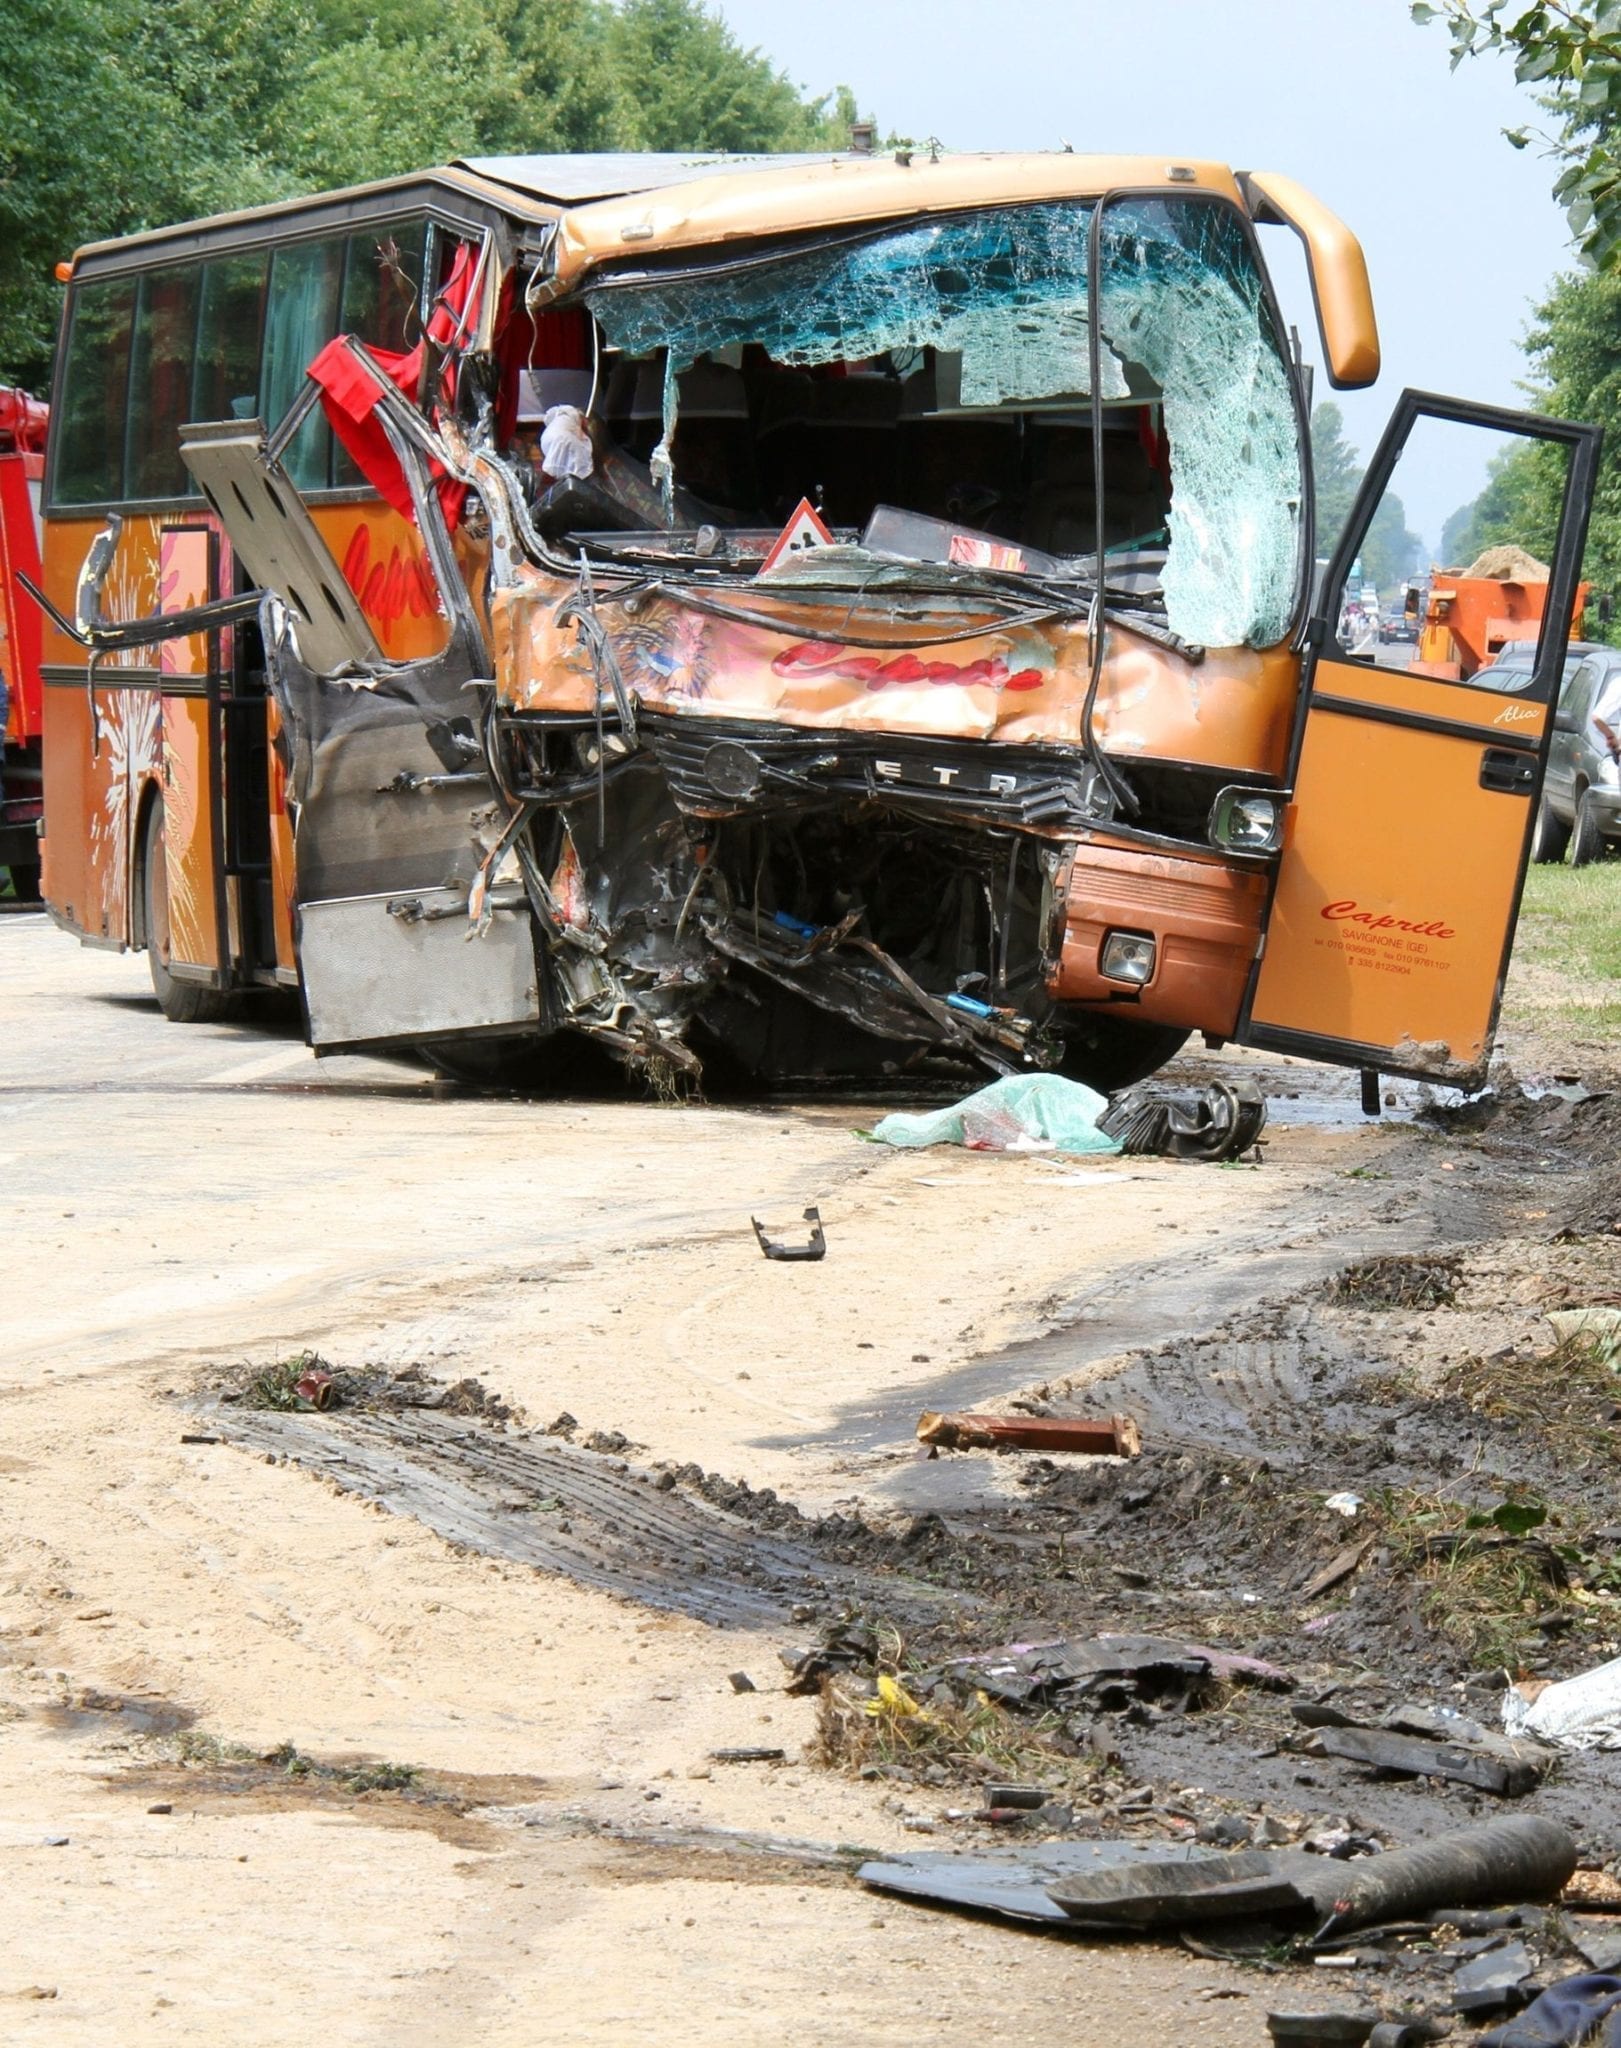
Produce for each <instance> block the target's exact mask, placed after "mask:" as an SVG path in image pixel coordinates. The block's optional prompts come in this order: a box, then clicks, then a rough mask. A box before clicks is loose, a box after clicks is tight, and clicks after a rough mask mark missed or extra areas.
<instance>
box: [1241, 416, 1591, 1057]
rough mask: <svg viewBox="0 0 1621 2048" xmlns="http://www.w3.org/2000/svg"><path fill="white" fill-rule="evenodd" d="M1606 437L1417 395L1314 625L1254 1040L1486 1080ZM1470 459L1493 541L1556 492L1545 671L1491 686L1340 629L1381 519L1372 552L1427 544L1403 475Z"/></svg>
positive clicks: (1251, 1011)
mask: <svg viewBox="0 0 1621 2048" xmlns="http://www.w3.org/2000/svg"><path fill="white" fill-rule="evenodd" d="M1601 439H1602V436H1601V433H1600V430H1599V429H1598V428H1596V427H1589V426H1578V425H1574V424H1572V423H1570V422H1568V421H1565V420H1555V419H1547V418H1544V417H1541V416H1539V415H1536V414H1530V413H1520V412H1510V411H1504V410H1501V409H1499V408H1496V407H1491V406H1483V405H1468V404H1464V403H1462V402H1460V401H1457V400H1454V399H1449V398H1438V397H1433V396H1431V395H1429V394H1428V393H1424V392H1416V391H1406V392H1404V393H1403V394H1402V397H1401V400H1400V402H1399V404H1398V405H1397V407H1396V411H1395V414H1394V416H1393V417H1392V419H1391V422H1390V425H1389V427H1388V428H1387V429H1386V431H1385V435H1384V439H1383V440H1382V441H1381V442H1380V444H1379V448H1378V451H1377V453H1376V455H1375V457H1374V460H1373V463H1372V466H1371V467H1370V469H1369V471H1368V474H1367V477H1366V479H1365V481H1364V483H1363V485H1362V489H1361V491H1360V493H1359V495H1358V497H1357V500H1356V503H1355V504H1354V506H1353V507H1352V510H1351V515H1350V518H1349V519H1348V521H1347V523H1346V527H1345V531H1344V533H1343V534H1342V535H1341V536H1340V539H1339V544H1338V546H1337V548H1336V549H1335V552H1334V556H1333V559H1332V561H1331V563H1330V565H1329V573H1328V575H1327V577H1326V579H1325V580H1324V583H1323V586H1322V590H1321V593H1320V596H1319V598H1318V601H1317V615H1316V616H1315V617H1314V618H1313V619H1312V620H1311V622H1310V624H1309V626H1308V629H1307V647H1306V659H1305V663H1304V667H1303V672H1302V688H1301V701H1300V709H1299V712H1298V714H1297V719H1296V725H1295V733H1294V745H1293V752H1292V759H1291V771H1290V777H1289V780H1290V784H1291V786H1292V791H1293V794H1292V799H1291V801H1290V803H1289V806H1288V809H1287V812H1286V815H1285V820H1284V828H1283V847H1282V852H1281V855H1280V859H1279V864H1278V870H1277V875H1276V880H1275V884H1274V890H1273V896H1272V902H1271V905H1270V908H1269V910H1268V913H1267V918H1266V922H1265V924H1264V926H1263V933H1262V941H1261V953H1260V957H1259V959H1258V961H1257V964H1256V968H1255V971H1254V973H1253V974H1252V976H1251V982H1250V990H1249V995H1248V999H1247V1002H1246V1005H1245V1013H1244V1018H1243V1021H1242V1023H1241V1025H1240V1027H1239V1033H1238V1035H1239V1038H1240V1039H1241V1041H1242V1042H1243V1043H1245V1044H1248V1045H1254V1046H1261V1047H1265V1048H1268V1049H1270V1050H1274V1051H1279V1052H1287V1053H1299V1054H1303V1055H1305V1056H1306V1057H1308V1058H1313V1059H1322V1060H1332V1061H1335V1062H1338V1063H1340V1064H1344V1065H1348V1066H1358V1067H1361V1068H1362V1069H1363V1070H1364V1071H1365V1072H1367V1071H1370V1070H1372V1071H1377V1072H1384V1073H1392V1074H1407V1075H1412V1076H1415V1077H1419V1078H1423V1079H1427V1080H1432V1081H1437V1080H1438V1081H1444V1082H1448V1083H1452V1084H1454V1085H1460V1086H1478V1085H1479V1083H1480V1082H1481V1081H1482V1080H1483V1079H1484V1076H1485V1071H1486V1064H1487V1061H1488V1059H1489V1057H1490V1053H1491V1044H1492V1036H1493V1033H1494V1031H1495V1029H1496V1025H1497V1011H1498V1005H1499V1002H1500V1000H1501V997H1502V989H1503V978H1504V975H1505V973H1506V971H1507V968H1508V959H1509V952H1510V948H1511V946H1512V944H1513V938H1514V925H1515V920H1516V918H1517V916H1518V913H1519V904H1520V890H1521V886H1522V884H1523V882H1524V878H1525V867H1526V858H1527V852H1528V849H1529V845H1530V837H1531V828H1532V823H1533V820H1534V817H1535V813H1536V806H1537V798H1538V795H1539V793H1540V791H1541V787H1542V775H1543V769H1544V766H1545V765H1546V762H1547V756H1548V745H1549V740H1550V736H1551V733H1552V725H1553V714H1554V709H1555V706H1556V703H1557V700H1558V696H1559V684H1560V679H1561V676H1562V673H1563V669H1564V661H1565V650H1566V643H1567V641H1568V639H1569V637H1570V628H1571V611H1572V606H1573V604H1574V601H1575V597H1576V591H1577V580H1578V576H1579V573H1580V569H1581V559H1582V548H1583V544H1584V541H1585V539H1586V535H1587V520H1588V513H1589V510H1590V509H1591V505H1592V497H1593V486H1594V480H1595V475H1596V471H1597V464H1598V453H1599V444H1600V441H1601ZM1453 476H1456V477H1457V478H1458V480H1459V483H1458V493H1457V495H1458V498H1459V499H1460V500H1464V499H1466V498H1467V496H1468V494H1469V492H1470V490H1471V489H1473V488H1475V487H1476V486H1477V485H1479V484H1482V483H1483V484H1484V485H1485V486H1486V491H1485V493H1484V503H1485V508H1486V509H1487V510H1488V512H1489V513H1490V514H1491V515H1492V524H1491V526H1490V527H1489V528H1487V527H1484V526H1483V525H1477V528H1476V533H1477V535H1478V536H1479V537H1482V538H1489V539H1491V540H1493V541H1497V540H1501V539H1502V538H1503V537H1504V527H1505V524H1506V525H1508V526H1509V527H1512V517H1513V509H1514V508H1515V507H1516V506H1519V505H1529V506H1553V505H1557V506H1558V508H1559V523H1558V534H1557V539H1556V540H1555V543H1554V547H1553V559H1552V561H1551V562H1550V563H1548V564H1547V565H1546V568H1547V596H1546V602H1545V604H1544V607H1543V612H1542V623H1541V633H1540V638H1539V640H1538V645H1537V655H1536V663H1535V667H1534V671H1533V673H1532V675H1531V677H1530V679H1529V681H1528V682H1526V683H1524V684H1523V686H1522V687H1519V688H1517V689H1515V690H1513V691H1512V692H1508V691H1501V690H1494V689H1493V687H1492V670H1491V668H1490V667H1486V668H1482V669H1479V670H1477V671H1476V673H1475V674H1474V675H1472V676H1469V677H1463V678H1457V679H1447V678H1444V677H1441V676H1438V675H1436V674H1434V673H1430V674H1424V673H1420V672H1418V671H1417V670H1416V669H1415V668H1414V667H1413V666H1411V663H1412V660H1413V657H1414V653H1415V650H1413V649H1412V648H1411V647H1409V646H1405V645H1400V644H1398V645H1395V646H1391V647H1387V648H1384V649H1382V650H1381V649H1378V648H1377V646H1376V645H1369V646H1367V647H1366V648H1365V650H1364V651H1363V652H1361V653H1358V654H1353V653H1352V652H1351V651H1350V649H1349V647H1348V645H1346V644H1345V642H1344V640H1342V638H1341V635H1340V626H1339V622H1340V619H1341V615H1342V609H1343V601H1344V596H1345V591H1346V584H1347V579H1348V577H1349V574H1350V570H1351V565H1352V563H1353V562H1354V561H1355V560H1356V559H1357V557H1358V556H1359V555H1360V556H1363V557H1364V558H1365V557H1366V555H1367V553H1368V551H1369V543H1370V536H1372V537H1373V540H1374V543H1375V546H1376V548H1377V546H1378V543H1379V542H1380V541H1386V542H1393V543H1394V545H1395V546H1396V548H1397V550H1398V551H1400V550H1401V549H1402V548H1404V547H1406V545H1407V543H1408V542H1412V539H1413V537H1412V536H1411V535H1406V537H1405V540H1404V539H1403V538H1402V537H1403V534H1404V529H1405V518H1404V514H1403V508H1402V503H1401V499H1400V496H1399V494H1398V491H1397V490H1396V489H1393V488H1392V486H1393V482H1394V483H1395V484H1401V483H1403V482H1404V481H1407V480H1409V479H1413V478H1422V479H1423V488H1424V494H1425V496H1426V498H1431V497H1433V490H1434V480H1435V479H1436V478H1437V477H1445V478H1448V479H1450V478H1451V477H1453ZM1415 488H1416V486H1415V485H1414V484H1413V483H1411V482H1408V489H1409V491H1410V492H1412V491H1414V490H1415ZM1415 545H1416V543H1415ZM1466 545H1467V543H1466ZM1449 566H1450V565H1449ZM1459 566H1463V565H1461V564H1460V565H1459ZM1398 573H1402V572H1401V571H1398ZM1526 573H1527V572H1526V571H1525V570H1524V568H1523V566H1522V569H1521V574H1522V575H1524V574H1526ZM1398 663H1399V664H1400V665H1399V666H1398V665H1396V664H1398Z"/></svg>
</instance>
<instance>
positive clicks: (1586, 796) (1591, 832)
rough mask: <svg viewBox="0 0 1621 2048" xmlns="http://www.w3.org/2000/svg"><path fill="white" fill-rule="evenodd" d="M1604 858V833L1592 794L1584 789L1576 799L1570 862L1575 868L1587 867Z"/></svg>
mask: <svg viewBox="0 0 1621 2048" xmlns="http://www.w3.org/2000/svg"><path fill="white" fill-rule="evenodd" d="M1603 858H1604V834H1603V833H1602V832H1601V831H1600V830H1599V822H1598V814H1597V812H1596V811H1595V810H1594V809H1593V803H1592V797H1591V794H1590V793H1589V792H1588V791H1587V790H1585V789H1584V790H1583V791H1582V793H1581V795H1580V796H1579V797H1578V798H1577V799H1576V824H1575V827H1574V828H1573V830H1572V832H1571V835H1570V864H1571V866H1572V867H1573V868H1585V867H1587V866H1588V865H1589V864H1590V863H1591V862H1593V861H1595V860H1602V859H1603Z"/></svg>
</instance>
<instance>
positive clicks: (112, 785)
mask: <svg viewBox="0 0 1621 2048" xmlns="http://www.w3.org/2000/svg"><path fill="white" fill-rule="evenodd" d="M161 751H162V739H161V732H160V715H159V710H158V700H157V697H156V696H155V695H154V694H153V692H152V691H150V690H109V691H107V692H106V693H105V695H104V696H103V697H102V698H101V760H100V763H99V764H98V765H99V767H100V768H101V770H102V773H103V775H104V777H105V780H104V782H103V785H102V792H101V807H100V809H99V810H95V811H92V812H91V814H90V864H91V872H92V873H93V874H95V875H96V876H97V877H98V879H99V881H100V885H101V907H102V913H103V918H104V929H105V930H107V931H108V932H110V933H112V934H114V935H115V936H122V935H123V934H125V933H127V931H128V930H129V888H130V856H131V839H130V835H131V830H132V828H133V825H134V822H135V820H134V811H135V805H136V803H137V801H138V800H139V797H140V792H141V788H142V785H143V784H144V782H145V781H146V778H147V777H148V776H149V775H152V774H154V773H155V772H156V770H157V766H158V761H159V758H160V754H161Z"/></svg>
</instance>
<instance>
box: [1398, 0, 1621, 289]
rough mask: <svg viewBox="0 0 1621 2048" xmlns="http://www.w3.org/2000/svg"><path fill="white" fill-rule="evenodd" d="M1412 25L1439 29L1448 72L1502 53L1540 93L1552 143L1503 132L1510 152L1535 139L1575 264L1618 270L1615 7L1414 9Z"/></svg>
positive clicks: (1452, 0)
mask: <svg viewBox="0 0 1621 2048" xmlns="http://www.w3.org/2000/svg"><path fill="white" fill-rule="evenodd" d="M1412 16H1413V19H1414V21H1416V22H1418V23H1420V24H1421V25H1422V24H1425V23H1428V22H1432V21H1439V22H1441V23H1442V24H1443V25H1444V27H1445V28H1446V29H1447V30H1448V32H1449V33H1450V35H1451V37H1452V65H1453V69H1454V70H1456V69H1457V67H1458V65H1459V64H1461V63H1462V62H1463V60H1464V59H1465V58H1466V57H1475V56H1480V55H1482V54H1484V53H1486V52H1501V53H1503V54H1505V55H1508V56H1511V57H1512V58H1513V60H1514V75H1515V77H1516V78H1517V79H1519V80H1520V81H1521V82H1522V83H1524V84H1529V85H1541V86H1543V87H1544V88H1545V90H1544V92H1543V93H1542V95H1541V103H1542V105H1543V106H1544V107H1545V108H1546V109H1547V110H1548V111H1549V113H1551V114H1552V115H1553V116H1554V118H1555V121H1556V123H1557V126H1556V129H1555V132H1554V133H1553V134H1552V135H1551V136H1542V137H1540V138H1537V137H1533V136H1532V135H1531V134H1530V132H1529V131H1528V130H1527V129H1525V128H1511V129H1508V130H1506V131H1505V132H1506V134H1507V138H1508V140H1509V141H1510V142H1511V143H1513V145H1514V146H1515V148H1516V149H1525V148H1527V147H1529V145H1530V144H1531V143H1532V141H1533V140H1540V141H1541V142H1542V144H1543V146H1544V148H1545V149H1546V151H1547V153H1548V155H1549V156H1550V157H1551V158H1552V159H1553V162H1554V164H1555V167H1556V170H1555V179H1554V196H1555V197H1556V198H1557V199H1558V200H1559V201H1560V203H1561V204H1562V205H1563V206H1564V208H1565V212H1566V216H1567V218H1568V219H1569V221H1570V228H1571V233H1572V234H1573V235H1574V236H1575V238H1576V242H1577V245H1578V247H1579V248H1580V249H1581V252H1582V255H1583V257H1584V258H1585V259H1586V261H1588V262H1589V263H1591V264H1593V265H1595V266H1596V267H1598V268H1600V269H1607V268H1611V267H1614V266H1616V265H1617V264H1621V155H1618V153H1617V147H1616V136H1617V126H1618V123H1621V6H1618V5H1617V4H1616V0H1600V4H1599V5H1597V6H1594V7H1576V6H1570V5H1567V4H1565V0H1541V4H1538V5H1533V6H1527V5H1526V4H1525V0H1439V4H1436V5H1431V4H1429V0H1415V4H1414V5H1413V7H1412Z"/></svg>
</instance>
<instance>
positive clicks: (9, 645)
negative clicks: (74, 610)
mask: <svg viewBox="0 0 1621 2048" xmlns="http://www.w3.org/2000/svg"><path fill="white" fill-rule="evenodd" d="M47 418H48V414H47V412H46V408H45V407H44V405H42V404H41V403H40V401H39V400H38V399H37V398H31V397H29V395H28V393H27V392H26V391H19V390H17V389H16V388H15V387H13V386H10V385H0V693H3V695H4V697H5V699H6V707H7V708H6V713H5V716H4V717H3V718H0V869H6V870H8V871H9V872H10V876H11V886H12V888H13V890H14V892H15V893H16V894H17V895H18V896H21V897H23V898H24V899H26V900H28V901H34V900H36V899H37V898H38V896H39V836H38V835H39V820H40V816H41V812H42V810H43V803H42V796H41V783H40V731H41V725H42V720H43V708H42V703H41V691H40V675H39V650H40V625H41V620H40V615H39V611H38V609H37V607H36V606H34V605H33V604H32V603H30V602H29V600H28V598H27V596H26V594H25V592H24V589H23V586H22V585H21V584H20V583H19V582H18V581H17V578H18V575H19V574H22V575H26V576H32V577H34V578H37V577H38V576H39V573H40V559H39V545H40V520H39V491H40V481H41V479H42V477H43V476H44V473H45V429H46V422H47Z"/></svg>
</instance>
